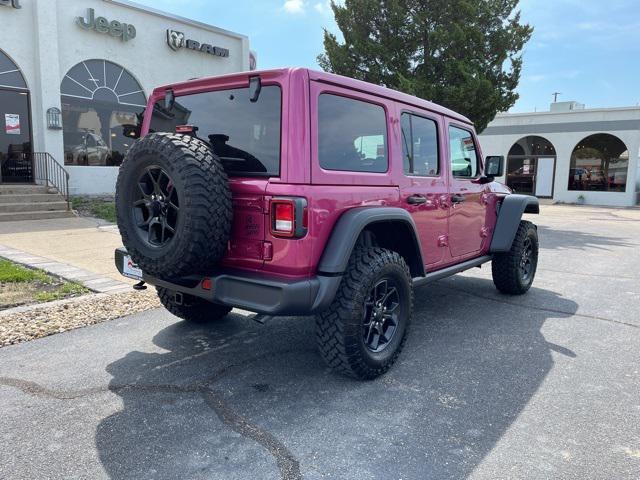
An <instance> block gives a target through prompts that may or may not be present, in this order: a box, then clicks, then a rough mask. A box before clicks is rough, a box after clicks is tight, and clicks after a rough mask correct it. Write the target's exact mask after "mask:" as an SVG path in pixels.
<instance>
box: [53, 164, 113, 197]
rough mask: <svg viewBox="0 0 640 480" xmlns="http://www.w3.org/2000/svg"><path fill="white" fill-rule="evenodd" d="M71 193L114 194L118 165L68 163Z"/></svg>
mask: <svg viewBox="0 0 640 480" xmlns="http://www.w3.org/2000/svg"><path fill="white" fill-rule="evenodd" d="M65 168H66V170H67V171H68V172H69V193H70V194H71V195H113V194H114V193H115V191H116V180H117V178H118V170H119V168H118V167H78V166H72V165H68V166H66V167H65Z"/></svg>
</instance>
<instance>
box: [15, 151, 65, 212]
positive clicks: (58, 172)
mask: <svg viewBox="0 0 640 480" xmlns="http://www.w3.org/2000/svg"><path fill="white" fill-rule="evenodd" d="M23 155H25V156H31V160H32V162H31V163H32V165H33V180H34V181H35V183H40V182H43V184H44V185H45V186H46V187H47V188H49V187H53V188H55V189H56V190H58V193H59V194H60V195H62V196H63V197H64V199H65V200H66V202H67V210H70V209H71V203H70V201H69V172H67V170H66V169H65V168H64V167H63V166H62V165H60V164H59V163H58V161H57V160H56V159H55V158H53V156H52V155H51V154H50V153H47V152H33V153H25V154H23Z"/></svg>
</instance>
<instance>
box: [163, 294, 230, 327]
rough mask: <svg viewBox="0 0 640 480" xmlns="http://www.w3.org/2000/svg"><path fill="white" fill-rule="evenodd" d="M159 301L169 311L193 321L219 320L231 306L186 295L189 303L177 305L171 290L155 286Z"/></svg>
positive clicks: (227, 312)
mask: <svg viewBox="0 0 640 480" xmlns="http://www.w3.org/2000/svg"><path fill="white" fill-rule="evenodd" d="M156 291H157V292H158V298H159V299H160V303H162V305H163V306H164V308H166V309H167V310H168V311H169V313H172V314H173V315H175V316H176V317H179V318H182V319H183V320H187V321H188V322H193V323H206V322H212V321H215V320H220V319H221V318H223V317H225V316H226V315H228V314H229V312H230V311H231V310H232V309H231V307H227V306H226V305H219V304H217V303H211V302H207V301H206V300H203V299H201V298H197V297H188V298H187V299H186V300H187V301H188V302H189V305H178V304H177V303H175V302H174V301H173V292H172V291H171V290H167V289H166V288H162V287H156Z"/></svg>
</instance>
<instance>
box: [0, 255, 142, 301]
mask: <svg viewBox="0 0 640 480" xmlns="http://www.w3.org/2000/svg"><path fill="white" fill-rule="evenodd" d="M0 257H4V258H6V259H7V260H11V261H12V262H15V263H19V264H21V265H25V266H27V267H30V268H38V269H40V270H44V271H45V272H47V273H50V274H52V275H55V276H56V277H60V278H62V279H64V280H69V281H72V282H77V283H80V284H82V285H84V286H85V287H87V288H88V289H89V290H91V291H93V292H98V293H116V292H121V291H125V290H129V289H130V288H131V285H129V284H127V283H124V282H119V281H118V280H114V279H113V278H109V277H105V276H103V275H100V274H96V273H93V272H90V271H89V270H84V269H82V268H78V267H74V266H73V265H69V264H67V263H62V262H56V261H54V260H51V259H49V258H45V257H40V256H38V255H32V254H30V253H27V252H23V251H21V250H17V249H15V248H10V247H6V246H4V245H0Z"/></svg>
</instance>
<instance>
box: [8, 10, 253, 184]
mask: <svg viewBox="0 0 640 480" xmlns="http://www.w3.org/2000/svg"><path fill="white" fill-rule="evenodd" d="M0 25H2V35H1V36H0V161H1V163H2V177H1V180H0V181H1V182H2V183H10V182H19V183H29V182H34V181H36V182H38V181H39V180H41V177H42V176H43V175H45V174H46V175H49V176H51V175H52V172H51V171H49V172H46V173H43V172H39V171H38V169H39V168H40V169H41V170H42V169H43V168H44V167H43V165H45V163H42V162H41V160H42V157H43V156H46V157H47V158H54V159H55V160H56V161H57V162H58V163H59V164H60V165H63V166H64V168H65V169H66V170H67V172H68V173H69V178H70V181H69V183H70V192H71V194H108V193H113V192H114V188H115V179H116V175H117V170H118V165H119V164H120V163H121V162H122V158H123V156H124V154H125V153H126V151H127V148H128V147H129V145H130V144H131V141H132V136H134V133H133V132H135V129H136V126H137V125H138V122H139V118H140V114H141V113H142V111H143V109H144V107H145V104H146V101H147V99H148V97H149V95H150V93H151V91H152V90H153V88H154V87H156V86H158V85H162V84H166V83H171V82H178V81H182V80H186V79H190V78H195V77H204V76H211V75H220V74H225V73H230V72H237V71H245V70H249V69H250V56H251V53H250V51H249V40H248V38H247V37H246V36H244V35H240V34H237V33H233V32H229V31H226V30H223V29H221V28H218V27H214V26H212V25H206V24H204V23H200V22H197V21H193V20H189V19H186V18H181V17H176V16H174V15H170V14H168V13H165V12H161V11H157V10H154V9H151V8H148V7H145V6H141V5H138V4H136V3H133V2H129V1H127V0H0ZM253 63H255V62H253ZM251 66H253V65H251ZM29 162H31V164H29Z"/></svg>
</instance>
